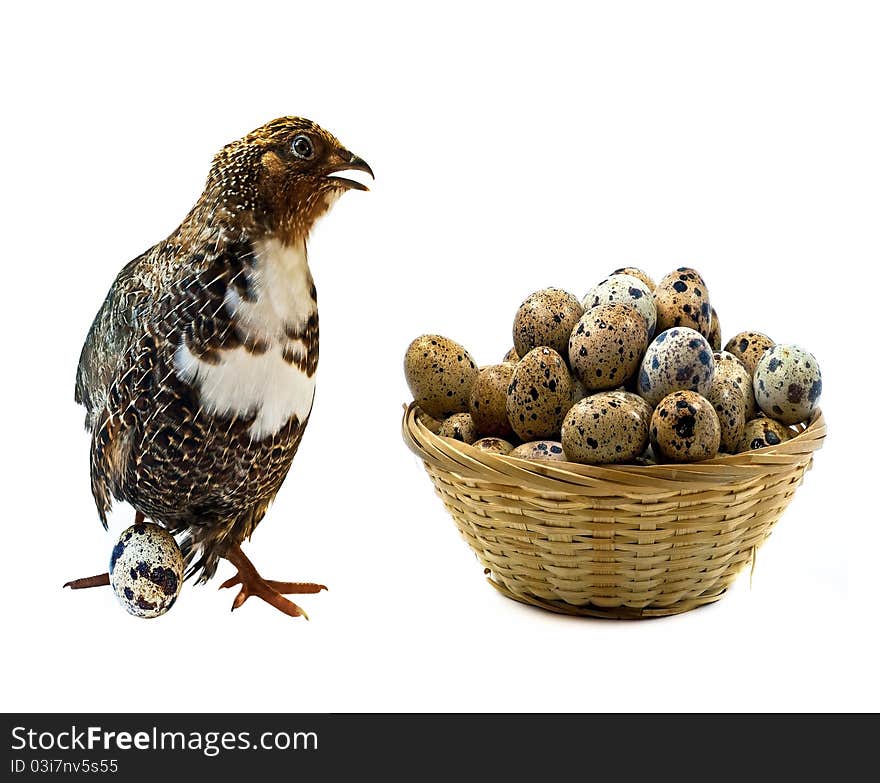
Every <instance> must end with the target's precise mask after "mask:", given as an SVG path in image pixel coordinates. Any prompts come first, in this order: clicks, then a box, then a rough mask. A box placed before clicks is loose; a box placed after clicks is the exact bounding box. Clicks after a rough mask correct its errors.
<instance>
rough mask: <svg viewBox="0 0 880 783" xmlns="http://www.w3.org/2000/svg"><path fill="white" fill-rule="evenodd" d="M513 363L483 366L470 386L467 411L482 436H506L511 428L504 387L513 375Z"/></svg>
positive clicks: (508, 383) (511, 431) (508, 435)
mask: <svg viewBox="0 0 880 783" xmlns="http://www.w3.org/2000/svg"><path fill="white" fill-rule="evenodd" d="M515 366H516V365H514V364H510V363H507V362H505V363H504V364H493V365H490V366H489V367H483V368H482V369H481V370H480V372H479V374H478V375H477V378H476V380H475V381H474V385H473V386H472V387H471V398H470V413H471V418H473V420H474V426H475V427H476V428H477V432H479V433H480V434H481V435H496V436H498V437H499V438H509V437H510V436H511V435H513V429H512V428H511V426H510V423H509V422H508V421H507V387H508V386H510V381H511V379H512V378H513V371H514V369H515Z"/></svg>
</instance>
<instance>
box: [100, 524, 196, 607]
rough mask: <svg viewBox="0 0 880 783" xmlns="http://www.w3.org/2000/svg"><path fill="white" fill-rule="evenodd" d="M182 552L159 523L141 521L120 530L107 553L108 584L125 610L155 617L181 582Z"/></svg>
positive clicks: (169, 603) (171, 599) (174, 597)
mask: <svg viewBox="0 0 880 783" xmlns="http://www.w3.org/2000/svg"><path fill="white" fill-rule="evenodd" d="M183 569H184V564H183V555H182V554H181V552H180V547H178V546H177V541H175V540H174V536H172V535H171V534H170V533H169V532H168V531H166V530H165V529H164V528H162V527H159V525H153V524H151V523H149V522H142V523H140V524H137V525H132V526H131V527H130V528H127V529H126V530H123V531H122V534H121V535H120V536H119V539H118V541H117V542H116V546H114V547H113V553H112V554H111V556H110V586H111V587H112V588H113V592H114V593H115V594H116V598H117V599H118V600H119V603H121V604H122V606H123V607H125V611H127V612H128V613H129V614H133V615H134V616H135V617H146V618H149V617H158V616H159V615H162V614H165V612H167V611H168V610H169V609H170V608H171V607H172V606H174V602H175V601H176V600H177V596H178V595H179V593H180V588H181V585H182V584H183Z"/></svg>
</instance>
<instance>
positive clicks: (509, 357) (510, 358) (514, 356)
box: [501, 348, 519, 364]
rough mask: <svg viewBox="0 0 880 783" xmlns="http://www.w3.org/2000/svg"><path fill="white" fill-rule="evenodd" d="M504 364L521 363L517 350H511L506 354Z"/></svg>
mask: <svg viewBox="0 0 880 783" xmlns="http://www.w3.org/2000/svg"><path fill="white" fill-rule="evenodd" d="M501 361H502V362H504V363H508V362H510V363H512V364H516V363H517V362H518V361H519V354H518V353H517V352H516V348H511V349H510V350H509V351H508V352H507V353H506V354H504V358H503V359H502V360H501Z"/></svg>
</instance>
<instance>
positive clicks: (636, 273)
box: [611, 266, 657, 291]
mask: <svg viewBox="0 0 880 783" xmlns="http://www.w3.org/2000/svg"><path fill="white" fill-rule="evenodd" d="M611 274H612V275H632V276H633V277H635V278H636V279H638V280H641V281H642V282H643V283H644V284H645V285H646V286H648V290H649V291H653V290H654V289H655V288H656V287H657V284H656V283H655V282H654V280H653V279H652V278H651V276H650V275H649V274H648V273H647V272H645V271H644V270H642V269H639V268H638V267H635V266H622V267H620V269H615V270H614V271H613V272H612V273H611Z"/></svg>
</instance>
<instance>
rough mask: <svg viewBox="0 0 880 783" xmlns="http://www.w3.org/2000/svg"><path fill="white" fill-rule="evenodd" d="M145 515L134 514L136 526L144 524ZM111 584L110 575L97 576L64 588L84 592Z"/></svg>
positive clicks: (77, 580)
mask: <svg viewBox="0 0 880 783" xmlns="http://www.w3.org/2000/svg"><path fill="white" fill-rule="evenodd" d="M143 521H144V515H143V514H141V512H140V511H136V512H135V514H134V523H135V524H136V525H141V524H143ZM109 584H110V574H109V573H106V574H96V575H95V576H84V577H82V578H81V579H72V580H71V581H69V582H65V583H64V584H63V585H62V587H69V588H70V589H71V590H82V589H83V588H86V587H104V586H106V585H109Z"/></svg>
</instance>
